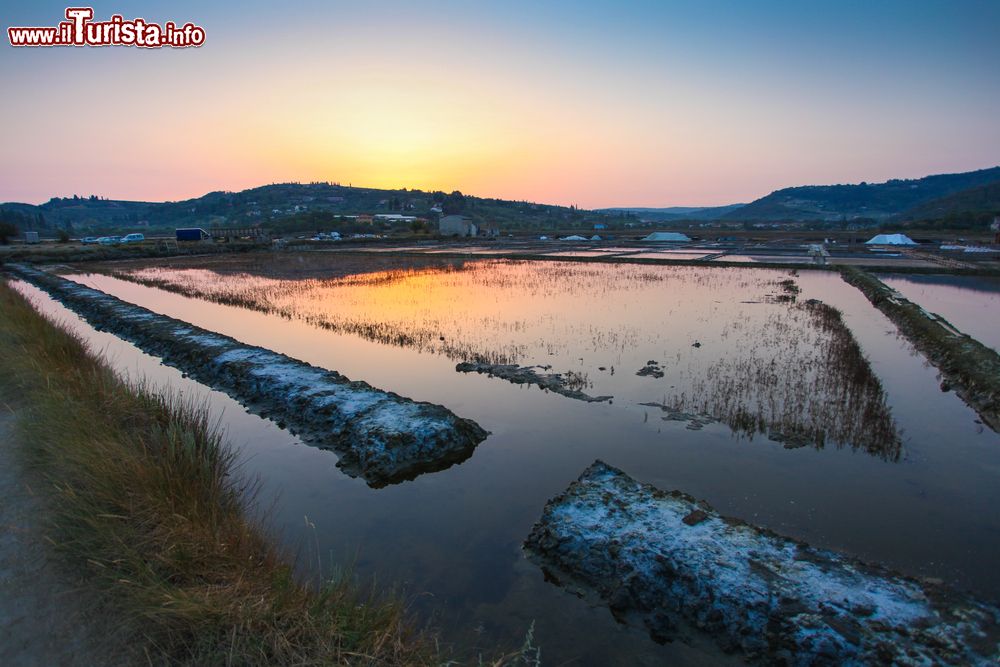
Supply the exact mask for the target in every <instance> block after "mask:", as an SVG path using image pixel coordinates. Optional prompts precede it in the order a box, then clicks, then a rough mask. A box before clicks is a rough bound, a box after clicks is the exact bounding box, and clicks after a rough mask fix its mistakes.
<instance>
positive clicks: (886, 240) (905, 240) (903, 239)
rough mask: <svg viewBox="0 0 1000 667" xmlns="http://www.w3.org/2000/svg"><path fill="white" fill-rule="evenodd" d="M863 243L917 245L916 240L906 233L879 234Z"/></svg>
mask: <svg viewBox="0 0 1000 667" xmlns="http://www.w3.org/2000/svg"><path fill="white" fill-rule="evenodd" d="M865 245H917V242H916V241H914V240H913V239H911V238H910V237H909V236H907V235H906V234H879V235H878V236H873V237H871V238H870V239H868V240H867V241H865Z"/></svg>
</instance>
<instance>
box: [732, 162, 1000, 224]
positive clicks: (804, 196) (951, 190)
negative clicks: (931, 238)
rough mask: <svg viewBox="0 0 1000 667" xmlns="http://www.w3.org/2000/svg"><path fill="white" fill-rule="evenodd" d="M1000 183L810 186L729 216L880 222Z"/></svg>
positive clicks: (974, 176)
mask: <svg viewBox="0 0 1000 667" xmlns="http://www.w3.org/2000/svg"><path fill="white" fill-rule="evenodd" d="M998 180H1000V167H993V168H992V169H980V170H978V171H970V172H965V173H960V174H940V175H936V176H927V177H925V178H918V179H909V180H902V179H893V180H890V181H886V182H885V183H859V184H856V185H806V186H800V187H793V188H785V189H783V190H777V191H775V192H772V193H771V194H769V195H767V196H766V197H762V198H760V199H758V200H756V201H753V202H751V203H749V204H747V205H746V206H744V207H742V208H739V209H736V210H734V211H731V212H729V213H726V214H725V215H724V216H723V219H725V220H743V221H772V222H774V221H802V220H822V221H848V220H857V219H868V220H871V221H878V220H884V219H887V218H890V217H892V216H896V215H899V214H902V213H903V212H904V211H908V210H912V209H914V208H916V207H918V206H920V205H921V204H924V203H927V202H930V201H932V200H935V199H939V198H942V197H947V196H948V195H952V194H955V193H958V192H961V191H963V190H968V189H971V188H977V187H981V186H984V185H987V184H989V183H992V182H995V181H998Z"/></svg>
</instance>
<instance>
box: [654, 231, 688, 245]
mask: <svg viewBox="0 0 1000 667" xmlns="http://www.w3.org/2000/svg"><path fill="white" fill-rule="evenodd" d="M690 240H691V237H689V236H688V235H687V234H681V233H680V232H653V233H652V234H650V235H649V236H647V237H646V238H644V239H643V241H668V242H670V243H687V242H688V241H690Z"/></svg>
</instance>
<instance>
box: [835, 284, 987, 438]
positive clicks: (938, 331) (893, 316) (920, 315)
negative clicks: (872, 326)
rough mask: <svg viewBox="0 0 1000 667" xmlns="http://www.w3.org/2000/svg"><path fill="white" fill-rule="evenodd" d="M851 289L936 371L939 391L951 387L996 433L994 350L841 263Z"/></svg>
mask: <svg viewBox="0 0 1000 667" xmlns="http://www.w3.org/2000/svg"><path fill="white" fill-rule="evenodd" d="M841 276H843V278H844V280H845V281H846V282H847V283H849V284H851V285H853V286H854V287H857V288H858V289H859V290H861V292H862V293H864V295H865V296H866V297H868V300H869V301H871V303H872V305H874V306H875V307H876V308H878V309H879V310H880V311H882V312H883V313H884V314H885V315H886V316H887V317H888V318H889V319H890V320H892V321H893V323H894V324H895V325H896V327H897V328H898V329H899V331H900V332H901V333H902V334H903V335H904V336H906V338H907V340H909V341H910V343H912V344H913V346H914V347H916V348H917V349H918V350H920V351H921V352H922V353H923V354H924V356H925V357H927V359H928V360H929V361H930V362H931V363H932V364H934V365H935V366H936V367H937V369H938V370H939V371H940V372H941V375H942V376H943V378H944V381H943V382H942V383H941V389H942V390H944V391H947V390H949V389H954V390H955V393H956V394H958V395H959V396H960V397H961V398H962V400H964V401H965V402H966V403H967V404H968V405H969V407H971V408H972V409H973V410H975V411H976V412H977V413H979V416H980V417H981V418H982V420H983V421H984V422H985V423H986V424H987V425H988V426H989V427H990V428H992V429H993V430H994V431H1000V354H997V352H996V351H994V350H992V349H990V348H988V347H986V346H985V345H983V344H982V343H980V342H979V341H977V340H976V339H975V338H972V337H971V336H967V335H965V334H963V333H962V332H960V331H958V330H957V329H956V328H955V327H953V326H952V325H951V324H950V323H949V322H948V321H947V320H945V319H944V318H942V317H939V316H937V315H935V314H933V313H929V312H927V311H926V310H924V309H923V308H921V307H920V306H918V305H917V304H915V303H913V302H912V301H909V300H908V299H906V298H905V297H903V295H902V294H900V293H899V292H897V291H896V290H894V289H892V288H891V287H889V286H887V285H886V284H884V283H883V282H882V281H881V280H879V279H878V278H876V277H875V276H873V275H871V274H870V273H867V272H865V271H861V270H859V269H855V268H852V267H845V268H844V269H843V270H842V271H841Z"/></svg>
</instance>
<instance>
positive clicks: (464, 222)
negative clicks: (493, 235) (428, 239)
mask: <svg viewBox="0 0 1000 667" xmlns="http://www.w3.org/2000/svg"><path fill="white" fill-rule="evenodd" d="M438 233H439V234H441V236H462V237H465V236H478V235H479V226H478V225H476V223H474V222H473V221H472V220H470V219H469V218H467V217H465V216H464V215H446V216H444V217H443V218H441V221H440V222H438Z"/></svg>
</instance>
